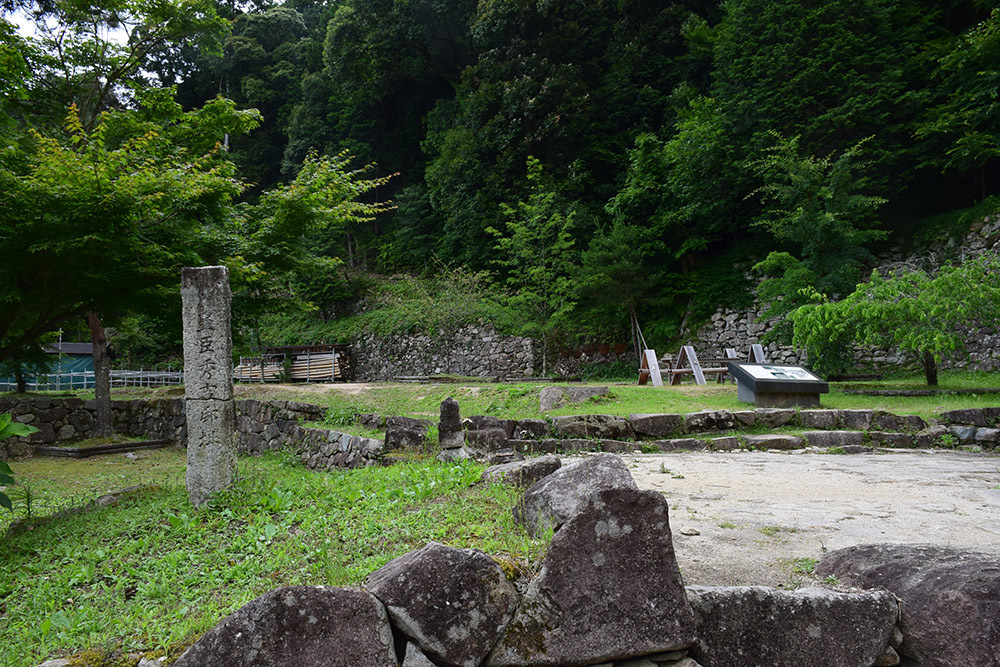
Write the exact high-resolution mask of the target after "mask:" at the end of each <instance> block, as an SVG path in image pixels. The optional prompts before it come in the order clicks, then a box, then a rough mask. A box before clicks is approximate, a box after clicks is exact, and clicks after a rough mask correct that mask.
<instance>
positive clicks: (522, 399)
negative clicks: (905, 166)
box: [48, 371, 1000, 437]
mask: <svg viewBox="0 0 1000 667" xmlns="http://www.w3.org/2000/svg"><path fill="white" fill-rule="evenodd" d="M588 384H590V385H601V384H606V385H607V386H609V388H610V391H611V394H610V396H607V397H598V398H594V399H591V400H589V401H586V402H584V403H577V404H572V405H567V406H564V407H562V408H559V409H557V410H552V411H549V412H546V413H542V412H541V410H540V409H539V402H538V401H539V394H540V392H541V390H542V389H543V388H544V387H545V386H550V385H545V384H540V383H518V384H496V383H488V382H483V383H474V382H468V383H464V384H451V383H448V384H398V383H372V384H366V385H238V386H237V397H238V398H257V399H264V400H267V399H276V400H295V401H302V402H306V403H314V404H317V405H321V406H323V407H325V408H327V410H328V413H327V417H326V419H325V420H324V422H323V425H325V426H327V427H329V428H334V429H337V430H341V431H345V432H349V433H353V434H356V435H364V436H369V437H377V436H378V434H377V433H375V432H372V431H369V430H366V429H364V428H362V427H361V426H360V425H358V424H357V423H356V422H355V421H354V416H355V415H357V414H362V413H378V414H380V415H382V416H396V415H400V416H407V417H416V418H421V419H430V420H431V421H435V422H436V421H437V417H438V414H439V410H440V405H441V401H443V400H444V399H446V398H448V397H449V396H450V397H452V398H455V399H456V400H457V401H458V402H459V405H460V407H461V411H462V415H463V416H470V415H492V416H495V417H503V418H508V419H525V418H536V419H537V418H543V417H547V416H548V417H553V416H559V415H571V414H610V415H617V416H627V415H630V414H634V413H643V412H652V413H690V412H699V411H702V410H747V409H752V408H753V406H752V405H747V404H745V403H740V402H739V401H737V400H736V385H734V384H724V385H719V384H714V383H712V384H708V385H705V386H697V385H693V384H687V383H686V384H683V385H680V386H676V387H652V386H645V387H640V386H637V385H635V384H631V383H619V384H612V383H601V382H592V383H588ZM861 387H864V388H872V389H926V388H927V387H926V385H924V384H923V381H922V376H920V375H916V374H901V375H899V376H896V377H892V378H889V379H886V380H884V381H880V382H866V383H831V384H830V393H829V394H824V395H822V396H821V397H820V401H821V404H822V405H821V407H824V408H836V409H870V410H886V411H888V412H893V413H896V414H914V415H919V416H921V417H923V418H924V419H929V418H932V417H935V416H937V415H939V414H940V413H942V412H945V411H948V410H956V409H960V408H976V407H991V406H997V405H1000V394H948V393H945V394H939V395H935V396H863V395H854V394H845V393H844V391H843V389H852V388H861ZM938 388H939V389H942V390H945V391H948V390H955V389H976V388H1000V373H984V372H962V371H942V372H941V374H940V385H939V386H938ZM90 393H92V392H90ZM48 395H51V394H48ZM77 395H80V396H81V397H87V396H88V394H86V393H83V392H78V394H77ZM169 396H183V390H182V389H180V388H177V387H173V388H167V389H146V388H129V389H120V390H115V391H114V393H113V397H114V398H116V399H128V398H147V397H169Z"/></svg>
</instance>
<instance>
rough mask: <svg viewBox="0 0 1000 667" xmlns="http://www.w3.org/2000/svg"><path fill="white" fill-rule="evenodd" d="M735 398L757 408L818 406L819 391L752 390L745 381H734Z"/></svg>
mask: <svg viewBox="0 0 1000 667" xmlns="http://www.w3.org/2000/svg"><path fill="white" fill-rule="evenodd" d="M736 398H737V400H739V401H740V402H741V403H753V404H754V405H756V406H757V407H759V408H796V407H800V408H818V407H819V393H818V392H817V393H811V392H784V391H782V392H778V391H754V390H753V389H751V388H750V387H749V386H747V385H746V384H745V383H742V382H738V383H736Z"/></svg>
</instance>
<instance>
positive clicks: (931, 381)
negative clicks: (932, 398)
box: [924, 352, 938, 387]
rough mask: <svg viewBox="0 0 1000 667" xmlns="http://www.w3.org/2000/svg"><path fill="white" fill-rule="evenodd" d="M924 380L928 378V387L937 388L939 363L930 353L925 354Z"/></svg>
mask: <svg viewBox="0 0 1000 667" xmlns="http://www.w3.org/2000/svg"><path fill="white" fill-rule="evenodd" d="M924 378H926V380H927V384H928V386H931V387H936V386H937V383H938V379H937V363H936V362H935V361H934V355H933V354H931V353H930V352H924Z"/></svg>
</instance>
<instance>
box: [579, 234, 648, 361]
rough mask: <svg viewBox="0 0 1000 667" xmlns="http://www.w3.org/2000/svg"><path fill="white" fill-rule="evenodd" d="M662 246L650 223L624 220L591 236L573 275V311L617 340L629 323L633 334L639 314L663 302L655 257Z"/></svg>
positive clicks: (591, 330)
mask: <svg viewBox="0 0 1000 667" xmlns="http://www.w3.org/2000/svg"><path fill="white" fill-rule="evenodd" d="M662 245H663V244H662V242H661V241H660V240H659V239H658V238H657V237H656V236H655V234H654V233H653V232H652V231H651V230H649V229H648V228H646V227H643V226H640V225H634V224H629V223H627V222H625V221H622V220H616V221H615V222H614V223H612V224H611V225H609V226H608V227H606V228H604V229H601V230H599V231H598V233H597V234H595V235H594V237H593V238H592V239H591V240H590V244H589V245H588V246H587V249H586V250H584V251H583V252H582V253H580V263H579V265H578V266H576V267H574V269H573V271H572V274H571V275H572V278H573V284H574V285H575V286H576V294H575V299H576V313H578V317H579V318H580V320H581V321H582V323H583V324H584V327H585V328H586V330H587V331H588V333H590V334H592V335H593V334H598V335H601V336H607V337H609V338H610V339H611V340H621V339H620V338H618V336H620V335H621V334H622V333H623V332H624V331H625V330H626V326H625V322H629V325H628V326H629V328H631V329H633V330H632V331H631V334H632V338H633V340H634V339H635V336H636V332H635V331H634V327H635V323H636V322H637V321H638V318H639V317H640V314H642V315H645V314H646V312H650V311H651V310H652V308H654V307H655V306H658V305H662V304H663V302H664V301H665V299H664V298H663V297H662V295H661V291H662V287H661V285H662V283H663V280H664V272H663V271H662V270H661V269H660V268H659V267H660V263H659V262H658V261H656V259H655V258H656V257H657V256H659V255H660V254H661V253H662ZM637 356H638V351H637ZM638 363H639V359H638V358H637V359H636V364H638ZM637 367H638V366H637Z"/></svg>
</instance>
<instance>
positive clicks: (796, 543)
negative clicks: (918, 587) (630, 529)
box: [623, 450, 1000, 586]
mask: <svg viewBox="0 0 1000 667" xmlns="http://www.w3.org/2000/svg"><path fill="white" fill-rule="evenodd" d="M623 458H624V459H625V462H626V464H627V465H628V466H629V468H630V470H631V472H632V475H633V477H634V478H635V480H636V482H637V484H638V485H639V488H642V489H654V490H657V491H660V492H662V493H663V494H664V495H665V496H666V497H667V499H668V500H669V501H670V508H671V515H670V525H671V528H672V530H673V537H674V547H675V549H676V552H677V561H678V563H679V565H680V568H681V572H682V573H683V575H684V580H685V583H687V584H703V585H751V584H753V585H766V586H796V585H802V584H811V583H816V580H815V579H814V578H813V577H811V576H810V575H809V570H810V568H809V563H808V561H799V562H798V564H797V563H796V559H816V560H818V559H819V558H821V557H822V555H823V553H824V552H825V551H826V550H833V549H839V548H841V547H847V546H851V545H854V544H866V543H872V542H904V543H933V544H946V545H953V546H961V547H975V548H981V549H986V550H991V551H997V550H1000V456H998V455H987V454H972V453H964V452H943V451H921V450H898V451H892V452H889V453H874V454H856V455H830V454H820V453H817V452H813V451H809V450H800V451H798V452H780V453H779V452H732V453H721V452H715V453H707V452H699V453H692V452H688V453H674V454H638V453H637V454H634V455H625V456H624V457H623ZM796 565H798V566H797V567H796Z"/></svg>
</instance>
